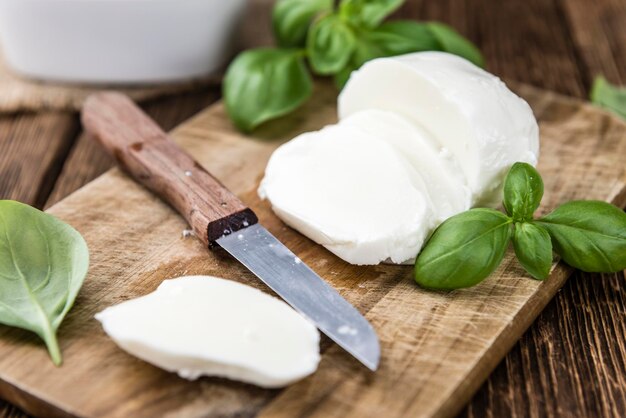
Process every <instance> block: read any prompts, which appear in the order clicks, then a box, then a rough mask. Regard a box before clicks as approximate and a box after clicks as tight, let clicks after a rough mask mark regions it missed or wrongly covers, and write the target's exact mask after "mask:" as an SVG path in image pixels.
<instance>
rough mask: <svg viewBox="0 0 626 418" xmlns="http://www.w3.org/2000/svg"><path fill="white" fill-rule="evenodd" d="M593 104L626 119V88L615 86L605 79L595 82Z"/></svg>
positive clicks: (600, 78) (592, 95)
mask: <svg viewBox="0 0 626 418" xmlns="http://www.w3.org/2000/svg"><path fill="white" fill-rule="evenodd" d="M591 102H592V103H594V104H596V105H598V106H600V107H603V108H605V109H608V110H610V111H612V112H613V113H615V114H617V115H619V116H621V117H622V118H624V119H626V88H620V87H617V86H613V85H611V84H610V83H609V82H608V81H606V79H605V78H604V77H596V79H595V80H594V82H593V87H592V88H591Z"/></svg>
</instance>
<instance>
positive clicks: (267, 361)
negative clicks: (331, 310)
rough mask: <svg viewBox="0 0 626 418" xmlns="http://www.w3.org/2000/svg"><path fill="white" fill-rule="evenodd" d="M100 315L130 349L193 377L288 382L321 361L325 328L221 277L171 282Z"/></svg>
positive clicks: (272, 384) (264, 384) (271, 383)
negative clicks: (321, 332)
mask: <svg viewBox="0 0 626 418" xmlns="http://www.w3.org/2000/svg"><path fill="white" fill-rule="evenodd" d="M96 318H97V319H98V320H99V321H100V322H101V323H102V326H103V327H104V330H105V332H106V333H107V334H108V335H109V336H110V337H111V338H112V339H113V340H114V341H115V342H116V343H117V344H118V345H119V346H120V347H121V348H122V349H123V350H125V351H127V352H129V353H130V354H133V355H135V356H137V357H139V358H141V359H143V360H145V361H147V362H149V363H152V364H154V365H155V366H158V367H161V368H163V369H165V370H168V371H171V372H177V373H178V374H179V375H180V376H181V377H183V378H186V379H190V380H193V379H196V378H198V377H199V376H201V375H208V376H220V377H226V378H229V379H234V380H239V381H242V382H247V383H252V384H255V385H258V386H262V387H267V388H275V387H282V386H285V385H287V384H289V383H292V382H294V381H296V380H299V379H301V378H303V377H305V376H307V375H309V374H311V373H313V372H314V371H315V370H316V369H317V365H318V363H319V359H320V356H319V333H318V331H317V329H316V328H315V326H313V325H312V324H311V323H310V322H309V321H307V320H306V319H305V318H303V317H302V316H300V315H299V314H298V313H297V312H296V311H294V310H293V309H292V308H290V307H289V306H288V305H287V304H286V303H284V302H283V301H281V300H279V299H276V298H275V297H272V296H270V295H268V294H266V293H263V292H261V291H260V290H257V289H255V288H253V287H250V286H246V285H243V284H240V283H236V282H233V281H230V280H224V279H219V278H215V277H209V276H189V277H180V278H177V279H172V280H165V281H164V282H163V283H162V284H161V285H160V286H159V287H158V288H157V290H156V291H154V292H153V293H150V294H148V295H146V296H143V297H140V298H137V299H132V300H129V301H127V302H123V303H121V304H119V305H115V306H113V307H110V308H107V309H105V310H104V311H102V312H100V313H98V314H97V315H96Z"/></svg>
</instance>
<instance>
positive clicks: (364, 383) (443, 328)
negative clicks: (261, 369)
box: [0, 89, 626, 417]
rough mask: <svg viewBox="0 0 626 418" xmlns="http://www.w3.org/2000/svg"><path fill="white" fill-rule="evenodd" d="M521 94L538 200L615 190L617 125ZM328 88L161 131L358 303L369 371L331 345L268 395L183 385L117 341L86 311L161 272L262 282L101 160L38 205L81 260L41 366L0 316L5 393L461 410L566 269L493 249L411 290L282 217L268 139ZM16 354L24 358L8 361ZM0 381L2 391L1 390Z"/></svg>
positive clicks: (294, 123)
mask: <svg viewBox="0 0 626 418" xmlns="http://www.w3.org/2000/svg"><path fill="white" fill-rule="evenodd" d="M521 91H522V92H523V94H524V95H525V96H526V97H528V98H529V99H530V101H531V103H532V104H533V106H534V109H535V111H536V112H537V114H538V115H539V117H540V119H541V129H542V137H543V156H542V160H541V165H540V170H541V171H542V172H543V173H544V174H545V179H546V197H545V200H544V202H545V205H544V206H543V208H542V210H543V211H545V210H548V209H549V208H550V207H553V206H554V205H556V204H557V203H559V202H562V201H563V200H569V199H572V198H576V197H578V198H582V197H586V198H602V199H609V200H613V201H615V202H618V203H625V202H624V200H625V199H626V169H625V167H623V166H622V165H621V164H620V161H621V160H620V158H621V155H623V153H626V126H625V125H624V124H623V123H620V122H618V121H617V120H616V119H615V118H614V117H612V116H610V115H608V114H606V113H604V112H602V111H599V110H596V109H593V108H591V107H589V106H585V105H581V104H580V103H579V102H576V101H571V100H567V99H564V98H561V97H558V96H555V95H553V94H550V93H542V92H537V91H535V90H532V89H521ZM334 96H335V93H334V91H332V90H330V89H322V90H320V91H318V94H317V95H316V96H315V99H314V101H313V102H311V103H310V104H309V105H308V107H306V108H305V109H302V110H301V111H300V112H298V113H297V114H295V115H294V116H292V117H291V118H289V119H288V120H287V121H285V122H283V123H280V124H270V125H268V126H266V127H264V128H263V129H261V130H260V131H259V132H258V133H257V135H256V138H255V139H249V138H244V137H242V136H241V135H240V134H238V133H236V132H234V131H232V128H231V126H230V123H228V122H227V121H226V120H225V118H224V112H223V107H222V106H221V105H217V106H215V107H213V108H211V109H210V110H209V111H207V112H204V113H202V114H201V115H200V116H198V117H196V118H194V119H193V120H192V121H190V122H189V123H188V124H186V125H184V126H183V127H181V128H180V129H178V130H177V131H176V133H175V137H176V138H177V140H178V141H179V142H180V143H181V145H182V146H183V147H185V148H186V149H187V150H188V151H189V152H190V153H191V154H192V155H194V156H195V157H196V158H198V159H199V160H200V162H201V163H202V164H203V165H204V166H206V167H207V168H208V169H209V171H211V172H212V173H214V174H215V175H216V176H217V177H218V178H220V179H221V180H222V181H223V182H224V183H225V185H226V186H227V187H229V188H230V189H231V190H233V191H234V192H236V193H237V194H238V195H239V196H240V197H241V198H242V200H243V201H244V202H245V203H246V204H247V205H249V206H250V207H251V208H253V209H254V210H255V211H256V212H257V214H258V215H259V218H260V219H261V221H262V223H263V224H264V225H266V226H267V227H268V229H270V231H272V232H273V233H274V234H275V235H277V236H278V237H279V238H280V239H281V240H282V241H283V242H285V243H286V244H287V245H288V246H289V247H291V248H293V249H294V250H295V252H296V253H297V254H298V255H299V256H300V258H302V259H303V261H305V262H307V263H308V264H310V265H311V266H312V267H313V268H314V269H315V270H317V271H319V272H320V273H321V274H322V275H323V276H324V277H325V278H326V279H327V280H328V281H329V282H330V283H331V284H332V285H333V286H335V287H336V288H338V290H339V291H340V292H341V293H342V294H343V295H344V296H345V297H346V298H347V299H348V300H349V301H350V302H352V303H353V304H355V306H356V307H357V308H358V309H360V310H361V311H363V312H367V316H368V318H369V319H370V320H371V321H372V322H373V325H374V327H375V328H376V329H377V331H378V333H379V335H380V338H381V343H382V352H383V360H382V364H381V368H380V369H379V371H377V372H376V373H375V374H372V373H370V372H368V371H366V370H364V368H362V367H360V366H359V365H358V363H357V362H356V361H355V360H353V359H352V358H350V357H349V356H348V355H346V354H345V353H344V352H342V351H341V350H339V349H338V348H337V347H336V346H332V345H331V346H329V348H328V349H327V350H326V352H325V353H324V356H323V361H322V364H321V367H320V370H318V372H317V373H316V374H315V375H313V376H312V377H310V378H308V379H306V380H304V381H302V382H300V383H298V384H296V385H293V386H291V387H289V388H287V389H286V390H284V391H282V392H277V391H265V390H261V389H256V388H252V387H250V386H247V385H241V384H236V383H232V382H225V381H222V380H219V379H202V380H201V381H199V382H196V383H193V382H186V381H184V380H182V379H179V378H177V377H176V376H174V375H171V374H168V373H164V372H162V371H159V370H158V369H156V368H154V367H152V366H149V365H147V364H145V363H143V362H141V361H139V360H136V359H134V358H132V357H131V356H129V355H127V354H125V353H123V352H122V351H120V350H119V349H118V348H117V347H116V346H115V345H114V344H113V343H112V342H111V341H110V340H109V339H108V338H107V337H106V336H105V335H104V333H103V332H102V331H101V329H100V327H99V325H98V324H97V322H96V321H95V320H93V314H94V313H95V312H97V311H98V310H100V309H102V308H103V307H105V306H107V305H109V304H112V303H116V302H118V301H120V300H125V299H127V298H129V297H133V296H137V295H141V294H145V293H146V292H149V291H151V290H153V289H154V288H155V287H156V286H157V285H158V284H159V283H160V282H161V281H162V280H163V279H165V278H167V277H171V276H175V275H180V274H190V273H204V274H215V275H221V276H225V277H227V278H231V279H235V280H241V281H244V282H246V283H250V284H253V285H255V286H258V287H260V288H264V286H262V285H261V284H259V282H258V281H257V280H255V279H254V278H253V277H252V275H251V274H250V273H249V272H247V271H246V270H245V269H244V268H243V267H242V266H240V265H239V264H238V263H236V262H235V261H234V260H232V259H230V258H228V257H225V256H224V255H223V254H221V253H219V252H218V253H207V252H206V251H205V249H204V248H203V246H202V244H201V243H200V242H199V241H197V240H193V239H192V240H189V239H187V240H185V239H183V238H182V237H181V231H182V229H183V228H185V227H186V225H185V223H184V222H183V221H182V220H181V218H180V217H178V216H176V215H175V214H174V213H173V212H172V210H171V209H170V208H169V207H168V206H167V205H165V204H163V203H162V202H160V201H158V199H156V198H155V197H154V196H152V195H151V194H149V193H148V192H147V191H146V190H145V189H143V188H142V187H140V186H139V185H137V184H136V183H134V182H132V181H131V180H130V179H128V178H127V177H125V176H123V175H122V174H120V172H119V171H117V170H114V171H113V172H111V173H108V174H106V175H105V176H103V177H101V178H100V179H98V180H97V181H95V182H93V183H92V184H90V185H89V186H88V187H86V188H84V189H82V190H81V191H79V192H77V193H75V194H74V195H72V196H70V197H69V198H68V199H66V200H65V201H63V202H62V203H60V204H59V205H56V206H55V207H53V208H52V209H51V210H52V212H53V213H54V214H56V215H57V216H59V217H61V218H63V219H65V220H67V221H69V222H70V223H71V224H72V225H74V226H76V227H77V228H78V229H79V231H81V233H82V234H83V235H84V236H85V238H86V240H87V242H88V243H89V246H90V248H91V250H92V251H91V252H92V267H91V270H90V273H89V277H88V279H87V281H86V283H85V287H84V288H83V290H82V291H81V294H80V296H79V300H78V301H77V304H76V306H75V308H74V309H73V310H72V312H71V313H70V315H69V317H68V319H67V323H66V324H64V326H63V327H62V329H61V335H60V341H61V345H62V349H63V352H64V355H65V365H64V366H63V368H62V369H56V368H54V367H53V366H52V365H51V363H50V362H49V360H48V358H47V355H46V353H45V351H44V350H42V349H41V346H40V345H39V344H34V343H31V344H25V342H27V341H30V342H32V341H36V339H35V338H33V337H32V336H30V335H29V334H28V333H25V332H21V331H19V330H14V329H0V332H1V333H2V336H3V338H2V339H0V354H1V355H0V377H1V378H2V380H4V381H5V382H10V383H11V382H12V383H14V384H17V383H18V382H19V387H20V388H21V390H22V391H23V392H22V393H21V395H22V396H21V397H20V398H19V399H15V398H14V397H12V398H11V399H15V400H16V401H17V402H21V404H22V405H23V406H27V402H25V400H28V399H29V397H28V396H31V397H32V396H33V395H34V394H37V395H38V396H41V397H43V398H44V401H45V402H47V403H50V404H54V405H56V406H57V407H58V408H60V409H62V410H65V411H70V412H71V413H72V414H75V415H84V416H137V417H140V416H154V415H155V414H159V415H161V414H172V415H174V416H218V415H220V416H221V415H225V414H237V415H248V414H252V413H255V412H257V411H259V410H262V412H263V413H264V414H266V415H268V416H269V415H282V416H304V415H306V416H324V417H326V416H331V417H332V416H338V417H339V416H341V417H344V416H362V415H369V416H386V417H394V416H450V415H451V414H453V413H454V412H455V411H457V410H458V409H459V408H461V407H462V406H463V404H464V403H465V401H467V400H468V399H469V397H470V396H471V394H472V393H473V391H474V390H475V388H476V387H477V385H478V384H479V383H480V382H481V381H482V380H483V379H484V378H485V377H486V376H487V374H488V373H489V372H490V370H491V368H492V367H494V366H495V364H496V363H497V362H498V361H499V359H500V358H502V356H504V354H505V353H506V351H507V350H508V349H509V348H510V346H511V345H512V344H513V343H514V342H515V341H516V340H517V338H519V335H520V334H521V332H522V330H523V329H525V327H527V326H528V325H529V324H530V323H531V321H532V320H533V319H534V317H535V316H536V315H537V314H538V313H539V311H540V310H541V309H542V308H543V307H544V306H545V304H546V303H547V301H548V300H549V299H550V298H551V296H552V295H553V294H554V293H556V291H557V289H558V288H559V287H560V286H561V285H562V283H563V281H564V280H565V278H566V276H567V274H568V273H569V269H566V268H563V267H562V266H561V267H557V268H556V269H555V271H554V272H553V275H552V277H551V279H549V280H547V281H545V282H537V281H534V280H531V279H528V278H527V277H526V275H525V274H524V273H523V271H522V270H521V269H520V267H519V266H518V265H517V264H516V262H514V261H513V259H512V257H511V255H510V254H509V256H508V258H507V259H506V261H505V263H504V265H503V267H502V268H501V269H500V270H499V271H498V273H497V274H496V275H495V277H492V278H491V279H490V280H488V281H486V282H484V283H482V284H481V285H480V286H477V287H475V288H472V289H467V290H461V291H455V292H451V293H444V292H427V291H423V290H420V289H418V288H417V287H416V286H415V285H414V284H413V283H412V281H411V280H410V276H411V267H407V266H404V267H403V266H376V267H358V266H350V265H347V264H346V263H345V262H343V261H341V260H340V259H338V258H337V257H335V256H333V255H332V254H330V253H329V252H328V251H326V250H325V249H323V248H322V247H320V246H317V245H312V243H311V242H310V241H309V240H307V239H305V238H304V237H302V236H301V235H300V234H298V233H296V232H295V231H293V230H291V229H289V228H286V227H285V226H284V225H283V224H282V223H281V222H280V221H279V220H278V219H277V218H276V217H275V216H274V215H273V214H272V213H271V211H270V209H269V207H268V204H267V203H266V202H261V201H259V198H258V196H257V195H256V191H255V190H256V187H257V185H258V181H259V180H260V177H261V174H262V171H263V169H264V167H265V163H266V160H267V158H268V157H269V155H270V154H271V152H272V150H273V149H274V148H275V147H276V146H277V145H278V144H279V143H280V142H281V141H284V140H287V139H289V138H291V137H292V136H293V135H294V134H295V133H297V132H300V131H304V130H310V129H312V128H315V127H319V126H321V125H322V124H324V123H327V122H331V121H333V120H334V119H335V111H334ZM313 110H315V111H313ZM216 155H219V156H220V157H221V158H216V157H215V156H216ZM25 357H27V358H28V359H29V361H28V362H25V361H21V360H20V359H22V358H25ZM93 376H98V379H97V381H95V380H94V379H93ZM0 392H3V395H4V396H12V394H11V393H6V391H4V390H3V388H2V387H0ZM277 395H278V396H277ZM13 396H14V395H13ZM274 398H275V399H274ZM272 399H274V400H272ZM268 402H269V403H268Z"/></svg>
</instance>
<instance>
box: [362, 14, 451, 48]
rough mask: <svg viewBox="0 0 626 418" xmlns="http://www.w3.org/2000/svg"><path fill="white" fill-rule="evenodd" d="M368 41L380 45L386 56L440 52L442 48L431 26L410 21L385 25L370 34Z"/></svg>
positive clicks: (399, 21)
mask: <svg viewBox="0 0 626 418" xmlns="http://www.w3.org/2000/svg"><path fill="white" fill-rule="evenodd" d="M367 39H368V41H369V42H371V43H373V44H376V45H378V46H379V47H380V48H381V50H382V51H383V52H384V55H385V56H393V55H402V54H408V53H410V52H418V51H432V50H439V49H440V47H441V44H440V43H439V41H438V39H437V38H436V37H435V36H434V34H433V32H432V30H431V29H430V27H429V24H426V23H419V22H413V21H410V20H396V21H393V22H388V23H384V24H382V25H381V26H380V27H379V28H377V29H375V30H373V31H371V32H369V33H368V34H367Z"/></svg>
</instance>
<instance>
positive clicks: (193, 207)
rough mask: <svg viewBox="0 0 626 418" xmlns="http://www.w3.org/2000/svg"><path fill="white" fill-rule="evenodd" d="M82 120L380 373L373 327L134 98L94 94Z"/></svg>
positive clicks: (194, 223) (212, 244)
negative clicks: (164, 129)
mask: <svg viewBox="0 0 626 418" xmlns="http://www.w3.org/2000/svg"><path fill="white" fill-rule="evenodd" d="M81 119H82V122H83V126H84V127H85V129H86V130H87V132H89V133H90V134H91V135H92V136H93V137H94V138H95V139H97V140H98V141H99V142H100V143H101V144H102V145H103V146H104V147H105V148H106V149H107V150H108V151H109V153H110V154H111V155H113V157H114V158H115V159H116V160H117V162H118V164H119V165H120V166H121V167H122V168H123V169H124V170H125V171H126V172H128V173H130V174H131V175H132V176H133V177H134V178H135V179H136V180H137V181H139V182H140V183H141V184H143V185H144V186H145V187H147V188H148V189H150V190H151V191H153V192H154V193H156V194H157V195H159V196H160V197H161V198H162V199H163V200H164V201H166V202H167V203H169V204H170V205H171V206H173V207H174V208H175V209H176V210H178V212H179V213H180V214H181V215H183V216H184V217H185V219H186V220H187V221H188V222H189V224H190V225H191V227H192V228H193V230H194V232H195V233H196V235H197V236H198V237H199V238H200V239H201V240H202V241H203V242H204V243H205V244H206V245H207V246H208V247H209V248H216V247H221V248H223V249H224V250H226V251H227V252H228V253H229V254H231V255H232V256H233V257H234V258H235V259H237V260H238V261H239V262H240V263H242V264H243V265H244V266H245V267H246V268H248V269H249V270H250V271H251V272H252V273H253V274H254V275H256V276H257V277H258V278H259V279H261V280H262V281H263V282H264V283H265V284H266V285H267V286H268V287H269V288H270V289H272V290H273V291H274V292H275V293H276V294H278V295H279V296H280V297H281V298H283V299H284V300H285V301H286V302H287V303H288V304H289V305H291V306H292V307H293V308H294V309H295V310H297V311H298V312H299V313H300V314H301V315H303V316H305V317H306V318H308V319H309V320H310V321H311V322H313V323H314V324H315V325H316V326H317V328H318V329H319V330H320V331H322V332H323V333H324V334H326V335H327V336H328V337H329V338H330V339H332V340H333V341H335V342H336V343H337V344H338V345H339V346H340V347H342V348H343V349H344V350H346V351H347V352H348V353H350V354H351V355H352V356H353V357H355V358H356V359H357V360H359V361H360V362H361V363H362V364H364V365H365V366H366V367H367V368H369V369H370V370H372V371H375V370H376V369H377V367H378V363H379V360H380V346H379V342H378V337H377V336H376V333H375V331H374V329H373V328H372V326H371V324H370V323H369V322H368V321H367V320H366V319H365V318H364V317H363V316H362V315H361V314H360V313H359V312H358V311H357V310H356V309H355V308H354V307H353V306H352V305H351V304H350V303H348V302H347V301H346V300H345V299H344V298H343V297H341V295H340V294H339V293H338V292H337V291H336V290H335V289H333V288H332V287H331V286H330V285H329V284H328V283H326V282H325V281H324V280H323V279H322V278H321V277H319V276H318V275H317V274H316V273H315V272H314V271H313V270H311V269H310V268H309V267H308V266H307V265H306V264H305V263H303V262H302V261H301V260H300V259H299V258H298V257H297V256H296V255H295V254H294V253H292V252H291V251H290V250H289V249H288V248H287V247H285V246H284V245H283V244H282V243H281V242H280V241H279V240H278V239H276V238H275V237H274V236H273V235H272V234H271V233H270V232H268V231H267V230H266V229H265V228H263V227H262V226H261V225H260V224H258V219H257V217H256V215H255V214H254V212H253V211H252V210H251V209H250V208H248V207H246V206H245V205H244V204H243V203H242V202H241V201H240V200H239V199H238V198H237V197H236V196H235V195H233V194H232V193H231V192H230V191H229V190H228V189H227V188H226V187H224V186H223V185H222V184H221V183H220V182H219V181H218V180H216V179H215V178H214V177H213V176H212V175H211V174H210V173H208V172H207V171H206V170H205V169H204V168H203V167H202V166H201V165H200V164H198V163H197V162H196V161H195V160H194V159H193V158H192V157H191V156H189V155H188V154H187V153H185V152H184V151H183V150H182V149H181V148H180V147H178V145H176V144H175V143H174V141H172V140H171V139H170V138H169V137H168V136H167V134H166V133H165V132H163V131H162V130H161V128H159V126H158V125H157V124H156V123H155V122H154V121H153V120H152V119H150V118H149V117H148V116H147V115H146V114H145V113H143V111H142V110H141V109H139V108H138V107H137V106H136V105H135V104H134V103H133V102H132V101H131V100H130V99H129V98H128V97H126V96H124V95H122V94H119V93H114V92H106V93H98V94H95V95H92V96H90V97H89V98H88V99H87V100H86V101H85V103H84V105H83V110H82V113H81Z"/></svg>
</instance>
